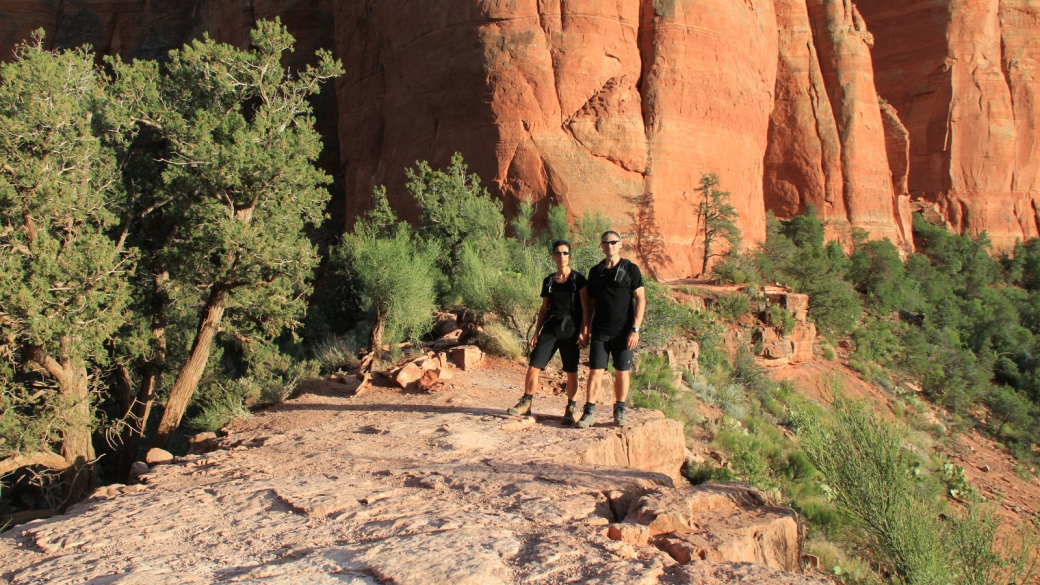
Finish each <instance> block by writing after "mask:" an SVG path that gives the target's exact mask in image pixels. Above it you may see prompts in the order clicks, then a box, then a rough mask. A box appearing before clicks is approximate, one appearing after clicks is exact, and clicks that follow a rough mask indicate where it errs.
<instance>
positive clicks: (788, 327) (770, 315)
mask: <svg viewBox="0 0 1040 585" xmlns="http://www.w3.org/2000/svg"><path fill="white" fill-rule="evenodd" d="M766 320H767V321H768V323H769V324H770V325H772V326H773V327H775V328H777V329H778V330H779V331H780V332H782V333H783V334H784V335H788V334H790V333H791V332H792V331H794V327H795V325H797V324H798V322H797V321H795V319H794V317H793V316H792V315H791V313H790V312H788V310H787V309H785V308H783V307H781V306H780V305H770V306H769V310H768V312H767V313H766Z"/></svg>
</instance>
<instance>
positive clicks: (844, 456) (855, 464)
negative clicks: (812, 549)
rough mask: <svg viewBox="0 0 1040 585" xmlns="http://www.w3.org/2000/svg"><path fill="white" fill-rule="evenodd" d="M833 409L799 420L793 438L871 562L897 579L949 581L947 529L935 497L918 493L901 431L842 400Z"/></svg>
mask: <svg viewBox="0 0 1040 585" xmlns="http://www.w3.org/2000/svg"><path fill="white" fill-rule="evenodd" d="M833 407H834V418H833V419H832V420H823V419H821V418H819V417H816V416H805V417H803V419H802V420H801V421H799V437H800V438H801V445H802V449H803V450H804V452H805V454H806V455H807V456H808V457H809V459H810V460H811V461H812V462H813V464H814V465H815V466H816V468H817V469H819V470H820V472H821V473H823V475H824V477H825V478H826V479H825V481H826V482H827V485H829V486H830V488H831V489H832V490H833V493H834V499H835V502H836V503H837V504H838V506H839V507H840V508H841V509H842V510H843V511H844V512H845V513H847V514H848V515H849V517H851V518H853V519H854V520H855V521H856V523H857V525H858V526H860V527H861V528H862V529H863V531H864V532H865V533H866V534H867V536H868V537H869V540H868V543H867V546H868V548H869V549H870V551H871V553H872V555H873V556H874V558H875V559H876V560H877V562H879V563H881V564H882V565H883V566H884V567H885V568H886V569H887V570H888V571H890V572H891V573H892V574H894V575H895V576H897V577H898V578H899V579H900V580H902V581H905V582H906V583H908V584H909V583H934V584H936V585H939V584H945V583H951V582H953V581H954V579H955V577H956V573H955V568H954V566H953V563H952V560H953V558H952V557H953V551H951V550H950V547H949V546H948V529H947V528H946V527H945V526H944V525H943V522H942V519H941V516H940V510H939V509H938V508H937V506H936V504H935V502H934V500H930V499H927V498H924V497H922V495H921V494H920V493H919V487H918V482H917V475H916V473H915V471H916V469H917V464H918V461H917V460H916V458H915V457H914V456H913V455H912V454H911V453H910V452H909V451H907V450H905V449H904V448H903V442H904V440H905V430H903V429H900V428H897V427H892V426H890V425H888V424H887V423H885V422H884V421H882V420H880V419H879V418H877V416H876V415H875V414H874V413H873V412H872V411H870V410H869V409H868V408H867V407H866V406H865V405H864V404H862V403H857V402H853V401H850V400H848V399H846V398H844V397H841V396H838V397H836V398H835V400H834V404H833Z"/></svg>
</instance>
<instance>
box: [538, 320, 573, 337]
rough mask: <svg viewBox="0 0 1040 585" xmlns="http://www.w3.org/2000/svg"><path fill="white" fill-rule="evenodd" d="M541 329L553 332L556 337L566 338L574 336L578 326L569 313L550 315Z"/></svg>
mask: <svg viewBox="0 0 1040 585" xmlns="http://www.w3.org/2000/svg"><path fill="white" fill-rule="evenodd" d="M542 331H546V332H549V333H551V334H553V335H554V336H556V338H557V339H568V338H570V337H574V335H575V334H576V333H577V332H578V327H577V326H576V325H575V324H574V318H573V317H571V316H570V315H552V316H550V317H549V318H548V319H547V320H546V321H545V325H543V326H542Z"/></svg>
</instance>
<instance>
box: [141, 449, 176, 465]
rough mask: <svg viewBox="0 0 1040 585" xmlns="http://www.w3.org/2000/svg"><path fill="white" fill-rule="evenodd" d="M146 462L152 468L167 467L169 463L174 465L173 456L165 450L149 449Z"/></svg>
mask: <svg viewBox="0 0 1040 585" xmlns="http://www.w3.org/2000/svg"><path fill="white" fill-rule="evenodd" d="M144 461H145V463H147V464H148V465H150V466H152V467H155V466H156V465H165V464H167V463H173V454H172V453H170V452H169V451H167V450H165V449H160V448H158V447H153V448H151V449H149V450H148V453H147V454H146V455H145V456H144Z"/></svg>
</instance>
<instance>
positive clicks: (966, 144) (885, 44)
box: [858, 0, 1040, 249]
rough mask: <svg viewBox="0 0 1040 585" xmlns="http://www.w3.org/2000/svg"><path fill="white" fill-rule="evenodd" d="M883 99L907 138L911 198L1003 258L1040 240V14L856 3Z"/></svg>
mask: <svg viewBox="0 0 1040 585" xmlns="http://www.w3.org/2000/svg"><path fill="white" fill-rule="evenodd" d="M858 5H859V8H860V10H861V11H862V13H863V18H864V20H865V21H866V23H867V24H868V25H869V27H870V30H871V31H872V32H873V33H874V35H875V38H876V39H877V44H876V46H875V49H874V58H875V75H876V78H877V89H878V92H879V93H880V95H881V96H882V97H883V98H884V99H886V100H887V101H888V102H889V103H890V104H891V105H892V106H893V107H894V109H895V111H896V112H898V114H899V118H900V119H901V120H902V122H903V124H904V125H905V126H906V129H907V131H908V134H909V141H910V155H909V173H908V189H909V193H910V194H911V196H913V197H914V198H917V199H924V200H927V201H929V202H931V203H936V204H938V207H939V210H940V213H942V215H943V217H944V218H945V219H946V221H947V222H948V224H949V226H950V227H951V228H953V229H955V230H958V231H962V232H968V233H972V234H978V233H980V232H982V231H986V232H987V233H988V235H989V237H990V238H991V239H992V240H993V242H994V244H995V245H996V247H997V248H998V249H1006V248H1008V247H1010V246H1012V245H1013V244H1014V242H1015V240H1017V239H1023V238H1030V237H1035V236H1037V235H1038V230H1037V226H1038V223H1040V135H1038V127H1040V111H1038V109H1037V101H1038V98H1040V79H1038V78H1037V61H1038V60H1040V4H1038V3H1037V2H1036V1H1035V0H944V1H935V0H908V1H900V2H896V1H894V0H860V2H858Z"/></svg>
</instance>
